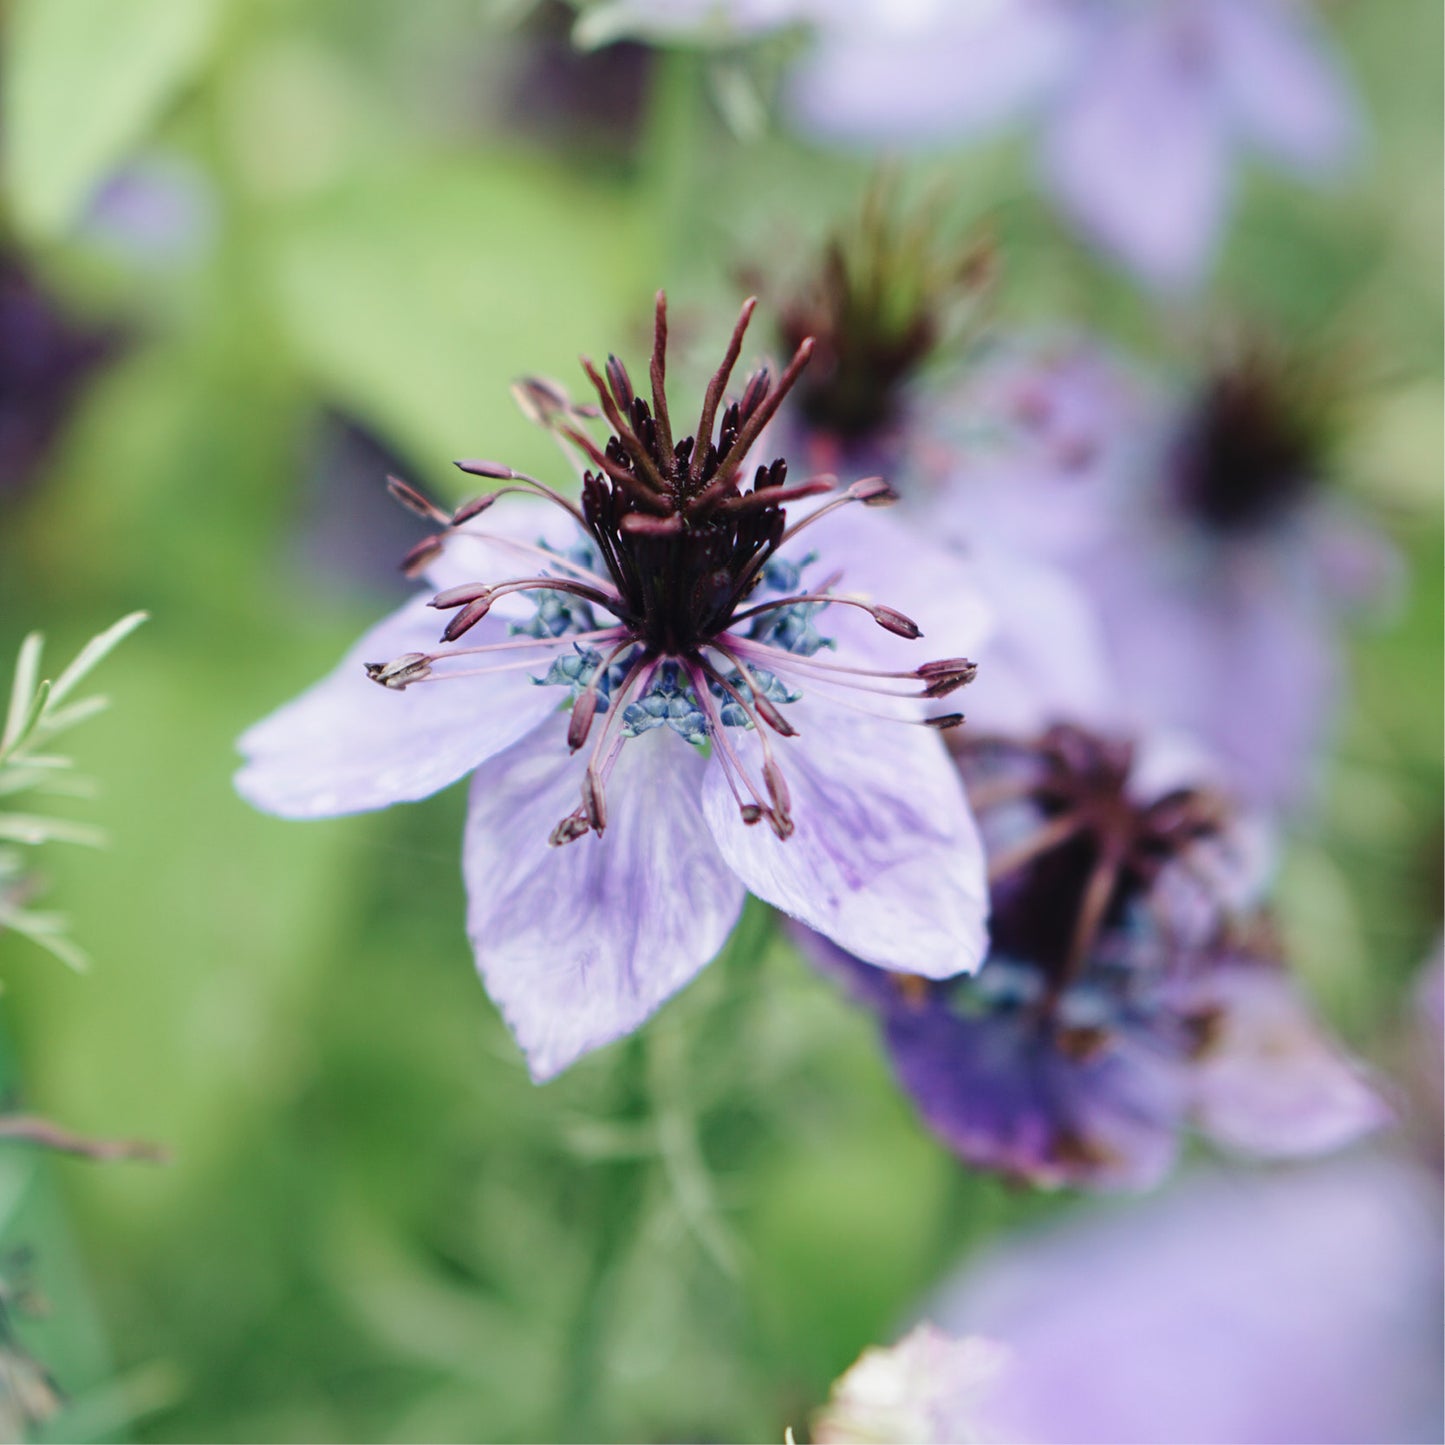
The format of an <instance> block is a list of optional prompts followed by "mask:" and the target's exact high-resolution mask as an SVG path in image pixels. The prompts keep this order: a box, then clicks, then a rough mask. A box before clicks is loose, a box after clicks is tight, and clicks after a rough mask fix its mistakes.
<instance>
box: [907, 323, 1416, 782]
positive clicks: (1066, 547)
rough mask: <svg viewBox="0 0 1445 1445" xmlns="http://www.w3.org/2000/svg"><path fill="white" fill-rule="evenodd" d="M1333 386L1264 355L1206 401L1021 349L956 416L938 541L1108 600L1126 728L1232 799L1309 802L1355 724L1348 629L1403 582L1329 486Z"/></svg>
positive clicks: (938, 469) (1077, 355)
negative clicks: (1335, 732) (1332, 733)
mask: <svg viewBox="0 0 1445 1445" xmlns="http://www.w3.org/2000/svg"><path fill="white" fill-rule="evenodd" d="M1332 385H1333V383H1330V382H1327V381H1321V380H1320V379H1318V378H1313V377H1311V376H1308V375H1306V374H1304V372H1303V369H1302V368H1301V367H1300V366H1299V364H1298V363H1291V362H1289V361H1288V360H1286V359H1284V358H1281V357H1280V356H1279V355H1277V354H1275V353H1272V352H1270V351H1269V350H1266V349H1264V348H1261V347H1258V346H1256V347H1254V348H1252V349H1251V348H1242V347H1241V348H1237V349H1235V350H1234V351H1232V352H1229V353H1225V354H1223V355H1222V356H1221V359H1220V360H1219V361H1218V362H1217V364H1216V365H1215V366H1214V367H1213V368H1212V369H1210V370H1209V371H1207V372H1206V373H1205V374H1204V375H1203V376H1202V377H1201V378H1200V379H1199V380H1198V381H1197V382H1196V383H1195V384H1194V386H1193V387H1192V388H1191V387H1178V386H1176V387H1173V388H1170V387H1166V386H1163V385H1158V386H1155V385H1150V384H1147V383H1146V382H1145V381H1144V380H1143V379H1142V378H1141V377H1140V375H1139V373H1138V372H1137V371H1136V370H1135V369H1133V368H1132V367H1130V366H1129V364H1128V363H1127V362H1125V361H1124V360H1122V359H1121V358H1118V357H1115V356H1114V355H1112V354H1111V353H1109V352H1107V351H1104V350H1101V349H1100V348H1098V347H1096V346H1094V345H1092V344H1090V343H1089V342H1087V341H1083V340H1075V341H1057V340H1050V341H1043V342H1035V343H1023V344H1020V345H1018V346H1005V347H1001V348H1000V350H999V352H998V354H997V356H996V357H995V359H994V360H993V361H992V362H990V363H989V364H988V365H986V366H985V367H983V368H981V369H980V370H979V371H978V372H977V373H976V374H975V375H974V376H973V377H972V378H971V379H970V380H969V382H968V383H967V385H966V386H965V387H964V388H963V390H962V391H961V392H959V393H956V394H955V395H954V396H952V397H951V398H950V399H949V400H948V401H947V402H945V403H943V404H941V405H940V406H939V407H938V416H939V417H940V418H941V425H942V427H943V428H944V429H946V434H947V439H946V440H940V442H939V444H938V446H937V447H936V455H935V456H934V457H933V458H932V459H931V462H929V464H928V465H926V466H925V467H924V470H929V467H930V466H931V485H930V484H925V485H926V489H927V491H928V495H929V496H930V497H931V504H930V506H931V510H930V512H929V514H928V517H927V521H928V523H929V525H930V527H931V528H933V529H934V530H935V532H937V533H939V534H941V535H947V536H950V537H953V538H955V539H959V540H964V541H966V542H968V543H971V544H972V545H973V546H974V547H976V548H977V549H978V550H979V551H980V552H981V553H985V554H986V553H987V552H988V551H989V550H991V549H994V548H999V547H1002V548H1005V549H1007V550H1010V551H1018V552H1020V553H1022V554H1024V555H1028V556H1032V557H1034V558H1036V559H1040V560H1045V561H1047V562H1048V563H1049V564H1050V565H1051V566H1053V567H1054V568H1056V569H1057V570H1059V571H1061V572H1062V573H1063V574H1064V575H1065V576H1066V577H1067V578H1068V579H1069V581H1070V582H1071V583H1072V584H1073V586H1074V587H1075V588H1076V589H1077V591H1078V592H1079V593H1080V594H1082V595H1083V596H1084V597H1086V598H1087V599H1088V604H1089V606H1090V608H1091V609H1092V610H1093V612H1094V613H1095V616H1096V618H1097V623H1098V627H1099V630H1100V633H1101V635H1102V641H1103V645H1104V648H1105V651H1106V654H1107V663H1106V667H1107V672H1108V674H1109V676H1110V677H1111V679H1112V684H1113V686H1112V690H1113V697H1112V700H1111V702H1110V707H1111V709H1112V721H1113V723H1114V724H1115V725H1117V726H1119V727H1122V728H1124V729H1126V730H1128V731H1131V732H1132V731H1145V732H1147V731H1150V730H1153V729H1157V728H1160V727H1164V728H1167V729H1174V730H1179V731H1182V732H1185V733H1187V734H1189V735H1190V736H1192V737H1194V738H1197V739H1199V740H1200V741H1201V742H1202V743H1203V744H1205V745H1206V746H1207V748H1208V749H1209V751H1210V752H1211V754H1213V755H1215V756H1217V757H1218V758H1219V759H1220V760H1221V762H1223V763H1224V764H1225V765H1226V766H1227V768H1228V770H1229V782H1230V786H1231V789H1232V790H1235V791H1238V792H1239V793H1241V794H1242V795H1244V796H1246V797H1248V798H1249V799H1251V800H1253V801H1257V802H1261V803H1266V804H1269V805H1272V806H1274V805H1279V804H1283V803H1287V802H1291V801H1294V800H1296V799H1297V798H1298V797H1299V795H1300V793H1301V791H1302V789H1303V788H1304V787H1305V785H1306V784H1307V783H1308V782H1309V781H1310V780H1311V777H1312V773H1313V769H1314V765H1315V763H1316V760H1317V758H1318V756H1319V752H1320V745H1321V743H1322V741H1323V739H1324V737H1325V735H1326V734H1327V731H1328V728H1329V724H1330V720H1331V717H1332V715H1333V712H1334V708H1333V706H1332V704H1333V701H1334V698H1335V696H1336V695H1337V693H1338V675H1339V663H1338V646H1337V642H1336V636H1335V633H1336V630H1337V618H1338V616H1339V614H1340V612H1341V611H1342V610H1344V608H1345V607H1346V606H1347V605H1348V604H1350V603H1353V602H1357V601H1359V600H1360V598H1361V596H1362V595H1364V594H1366V593H1368V592H1369V591H1371V590H1372V589H1376V590H1377V589H1378V588H1379V586H1380V583H1381V581H1382V579H1383V578H1384V577H1385V576H1386V575H1388V573H1389V571H1390V568H1391V557H1390V553H1389V550H1388V549H1387V548H1386V547H1385V546H1384V545H1383V544H1382V543H1381V542H1380V541H1379V540H1378V539H1377V538H1376V537H1375V536H1374V535H1373V534H1372V533H1371V532H1370V530H1369V529H1368V528H1367V527H1365V526H1364V525H1363V524H1362V523H1361V522H1360V521H1359V520H1358V519H1357V518H1355V517H1354V516H1353V515H1352V514H1351V513H1350V512H1349V511H1348V510H1347V509H1346V508H1345V507H1344V506H1343V505H1342V504H1341V503H1339V502H1338V501H1337V500H1335V499H1333V498H1331V497H1330V496H1328V495H1327V492H1326V489H1325V487H1324V484H1323V479H1324V475H1325V471H1326V462H1327V452H1328V443H1329V441H1330V435H1329V433H1330V428H1331V425H1332V422H1333V420H1334V417H1333V415H1332V409H1333V408H1334V407H1335V406H1336V402H1335V399H1334V398H1333V397H1332V396H1331V394H1330V390H1331V386H1332ZM920 455H922V453H920ZM925 461H928V459H927V458H925ZM1063 715H1067V714H1063Z"/></svg>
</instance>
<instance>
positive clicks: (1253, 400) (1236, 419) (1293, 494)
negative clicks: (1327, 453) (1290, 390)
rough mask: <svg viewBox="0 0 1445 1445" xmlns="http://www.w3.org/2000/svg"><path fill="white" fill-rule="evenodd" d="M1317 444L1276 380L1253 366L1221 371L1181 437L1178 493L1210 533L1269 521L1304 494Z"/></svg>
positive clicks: (1315, 469) (1315, 468) (1314, 471)
mask: <svg viewBox="0 0 1445 1445" xmlns="http://www.w3.org/2000/svg"><path fill="white" fill-rule="evenodd" d="M1320 450H1321V449H1320V446H1319V440H1318V437H1317V435H1316V432H1315V428H1314V427H1313V426H1312V424H1311V422H1310V420H1309V419H1308V417H1307V416H1306V415H1305V413H1304V410H1303V409H1302V408H1301V407H1300V406H1298V405H1296V404H1294V403H1292V401H1291V399H1290V398H1289V396H1288V395H1287V393H1286V391H1285V389H1284V388H1283V387H1282V386H1281V385H1280V384H1279V383H1278V381H1277V379H1274V378H1271V377H1270V376H1268V375H1267V374H1266V373H1265V372H1264V371H1263V370H1262V369H1261V368H1260V367H1257V366H1253V365H1247V366H1243V367H1241V368H1239V369H1236V370H1230V371H1224V372H1220V373H1219V374H1218V375H1216V376H1214V377H1213V378H1211V379H1210V381H1209V382H1208V383H1207V384H1206V386H1205V387H1204V389H1203V392H1202V394H1201V395H1200V397H1199V400H1198V401H1197V403H1196V404H1195V407H1194V409H1193V411H1192V413H1191V414H1190V416H1189V417H1188V418H1187V420H1186V421H1185V424H1184V427H1183V429H1182V431H1181V433H1180V436H1179V441H1178V450H1177V461H1176V466H1177V476H1178V481H1179V488H1180V499H1181V501H1182V503H1183V505H1184V507H1185V509H1186V510H1187V511H1188V512H1189V513H1190V515H1192V516H1194V517H1195V518H1197V519H1198V520H1199V521H1200V522H1202V523H1203V524H1204V525H1205V526H1206V527H1208V528H1210V529H1211V530H1212V531H1215V532H1219V533H1224V534H1228V535H1239V534H1241V533H1247V532H1252V531H1255V530H1257V529H1260V528H1263V527H1267V526H1269V525H1270V524H1271V523H1273V522H1275V521H1277V520H1278V519H1279V518H1281V517H1282V516H1284V515H1286V514H1287V513H1288V512H1289V511H1290V510H1291V509H1292V508H1293V507H1294V506H1295V505H1296V504H1297V503H1298V502H1299V501H1300V500H1301V499H1302V498H1304V497H1305V496H1306V495H1307V494H1308V493H1309V492H1310V490H1311V489H1312V487H1313V485H1314V483H1315V481H1316V479H1317V477H1318V475H1319V467H1320V460H1321V459H1320Z"/></svg>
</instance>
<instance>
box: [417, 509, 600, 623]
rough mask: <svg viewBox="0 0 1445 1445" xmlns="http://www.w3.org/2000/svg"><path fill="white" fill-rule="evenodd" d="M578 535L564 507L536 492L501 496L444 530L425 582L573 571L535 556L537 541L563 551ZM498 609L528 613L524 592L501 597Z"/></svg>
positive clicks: (440, 586)
mask: <svg viewBox="0 0 1445 1445" xmlns="http://www.w3.org/2000/svg"><path fill="white" fill-rule="evenodd" d="M581 540H582V530H581V528H580V527H579V526H578V525H577V523H576V521H575V520H574V519H573V518H572V517H571V516H570V515H569V514H568V513H567V512H566V511H564V510H563V508H561V507H558V506H555V505H554V504H553V503H551V502H547V501H543V500H542V499H541V498H538V497H530V496H505V497H501V498H499V499H498V500H497V501H496V502H494V503H493V504H492V505H491V506H490V507H489V508H488V509H487V510H486V511H485V512H483V513H482V514H481V515H480V516H478V517H475V518H473V519H472V520H471V521H470V522H467V523H465V524H464V525H463V526H462V527H461V528H460V529H458V530H457V531H455V532H449V533H447V534H446V538H445V541H444V543H443V546H442V550H441V552H440V553H439V554H438V555H437V556H436V557H435V558H433V559H432V561H430V562H429V563H428V564H427V568H426V578H427V581H428V582H429V583H430V584H431V585H432V586H433V587H435V588H436V589H437V591H439V592H440V591H442V590H444V589H445V588H447V587H457V586H460V585H461V584H462V583H463V582H489V583H496V582H503V581H506V580H507V579H508V578H513V577H535V576H538V575H540V574H541V573H543V572H547V573H548V574H549V575H553V576H557V577H569V576H573V575H575V574H574V573H572V572H570V571H569V570H568V569H567V568H566V567H564V566H562V565H561V564H559V563H557V562H555V561H553V562H549V561H548V560H547V559H546V558H545V557H539V556H538V555H537V553H536V550H535V549H536V548H537V547H538V546H539V545H545V546H546V547H550V548H551V549H552V550H553V551H556V552H565V551H566V550H567V549H569V548H571V547H575V546H576V545H577V543H578V542H579V541H581ZM497 608H498V611H501V612H510V613H512V614H513V615H516V616H523V617H525V616H530V614H531V612H532V606H531V604H530V603H529V602H528V601H527V599H526V598H525V597H505V598H502V599H501V600H500V601H499V602H498V604H497Z"/></svg>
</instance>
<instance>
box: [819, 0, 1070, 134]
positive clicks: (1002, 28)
mask: <svg viewBox="0 0 1445 1445" xmlns="http://www.w3.org/2000/svg"><path fill="white" fill-rule="evenodd" d="M854 6H856V9H855V8H854ZM850 22H851V23H850ZM1077 28H1078V27H1077V24H1076V17H1075V15H1074V14H1073V12H1071V11H1070V9H1069V7H1068V6H1066V5H1061V4H1059V3H1057V0H970V3H968V4H958V3H957V0H943V3H934V4H932V5H924V6H919V5H916V4H914V5H900V4H898V0H875V3H874V4H872V5H871V6H868V5H856V0H850V5H848V6H839V7H837V9H836V10H835V12H834V13H833V14H832V15H831V16H830V17H829V23H828V24H827V25H826V26H825V27H823V28H822V30H821V32H820V34H819V35H818V37H817V41H816V44H815V46H814V48H813V49H812V50H811V51H810V52H809V53H808V54H807V55H805V56H804V57H803V59H802V60H801V61H800V62H799V63H798V66H797V68H796V69H795V71H794V73H793V76H792V79H791V97H790V98H791V103H792V108H793V110H794V112H795V114H796V115H797V117H798V119H799V121H800V122H801V124H802V125H803V127H804V128H805V129H807V130H810V131H812V132H813V133H814V134H817V135H822V136H826V137H831V138H833V139H836V140H847V141H865V142H872V141H879V140H894V141H924V142H926V141H930V140H937V139H947V138H948V137H949V136H951V135H957V134H960V133H964V134H966V133H969V132H974V131H981V130H985V129H988V128H991V127H993V126H996V125H999V124H1001V123H1003V122H1006V121H1008V120H1010V119H1012V118H1013V117H1014V116H1016V115H1017V114H1018V113H1019V112H1020V111H1022V110H1024V109H1026V108H1027V107H1028V106H1030V105H1031V104H1033V103H1034V102H1036V101H1037V100H1039V99H1040V98H1041V97H1042V96H1043V95H1044V94H1045V93H1046V92H1047V91H1048V90H1049V89H1050V88H1051V87H1052V86H1053V85H1055V84H1056V83H1057V82H1058V80H1059V79H1060V77H1061V75H1062V74H1063V72H1064V70H1065V68H1066V66H1067V65H1068V63H1069V61H1070V59H1071V58H1072V56H1073V54H1074V51H1075V47H1076V41H1077Z"/></svg>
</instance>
